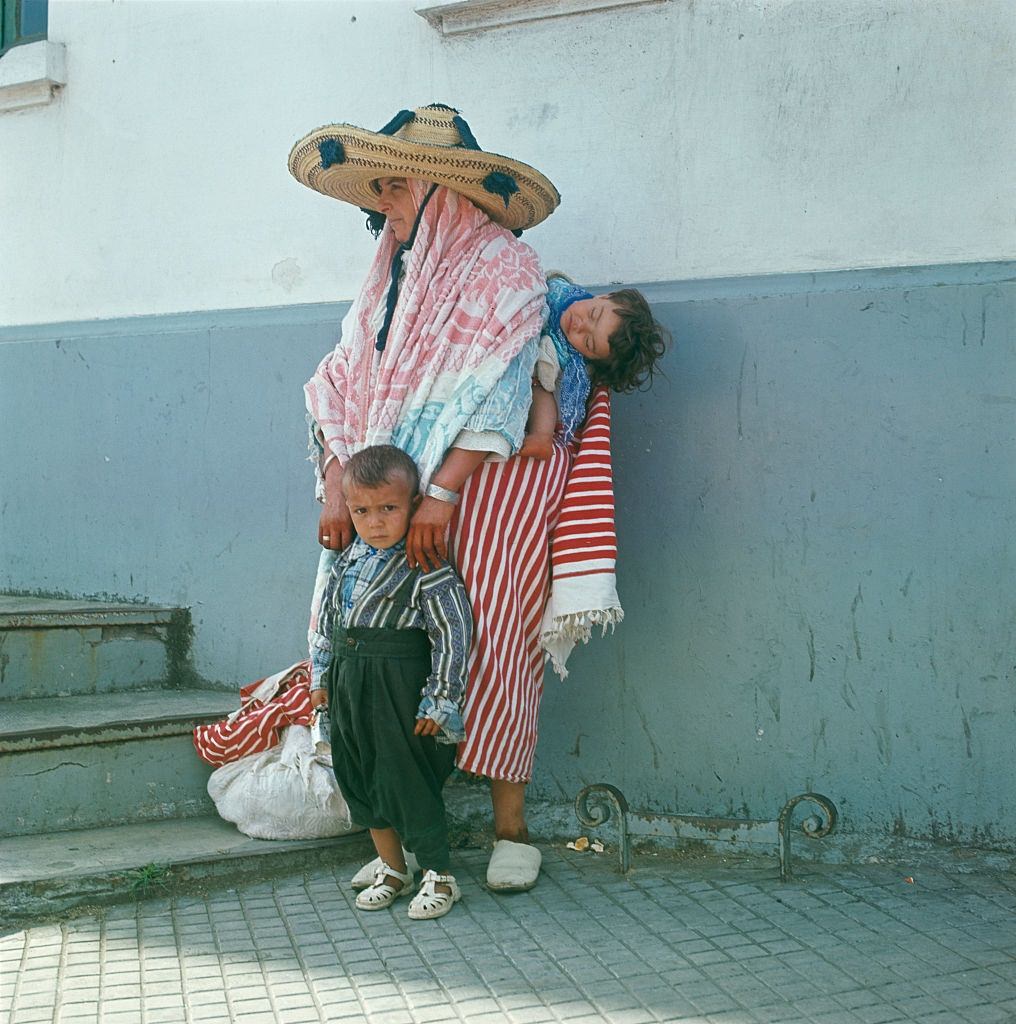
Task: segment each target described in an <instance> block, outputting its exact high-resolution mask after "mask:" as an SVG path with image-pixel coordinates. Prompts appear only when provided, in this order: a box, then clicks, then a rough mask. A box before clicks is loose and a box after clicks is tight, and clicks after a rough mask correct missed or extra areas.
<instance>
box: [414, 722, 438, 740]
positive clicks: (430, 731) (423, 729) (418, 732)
mask: <svg viewBox="0 0 1016 1024" xmlns="http://www.w3.org/2000/svg"><path fill="white" fill-rule="evenodd" d="M440 731H441V726H440V725H438V724H437V722H435V721H434V719H433V718H418V719H417V720H416V727H415V728H414V729H413V735H414V736H436V735H437V734H438V733H439V732H440Z"/></svg>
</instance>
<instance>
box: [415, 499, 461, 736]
mask: <svg viewBox="0 0 1016 1024" xmlns="http://www.w3.org/2000/svg"><path fill="white" fill-rule="evenodd" d="M454 512H455V506H454V505H452V504H451V503H449V502H447V501H440V500H439V499H438V498H424V499H423V500H422V501H421V502H420V504H419V505H418V506H417V509H416V511H415V512H414V513H413V518H412V519H411V520H410V522H409V533H408V534H406V559H407V560H408V562H409V565H410V567H411V568H413V569H415V568H417V566H419V567H420V568H422V569H423V570H424V571H425V572H433V571H434V570H435V569H437V568H439V567H440V565H441V564H442V562H445V561H447V560H448V524H449V523H450V522H451V521H452V515H453V513H454ZM424 735H430V733H426V734H424Z"/></svg>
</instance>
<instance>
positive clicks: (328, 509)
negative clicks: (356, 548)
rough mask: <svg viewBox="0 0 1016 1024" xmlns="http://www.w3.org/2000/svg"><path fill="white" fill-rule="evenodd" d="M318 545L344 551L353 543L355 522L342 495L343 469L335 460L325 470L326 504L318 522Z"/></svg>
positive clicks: (331, 549)
mask: <svg viewBox="0 0 1016 1024" xmlns="http://www.w3.org/2000/svg"><path fill="white" fill-rule="evenodd" d="M318 543H319V544H320V545H321V547H323V548H328V549H329V550H330V551H342V550H343V549H344V548H348V547H349V545H350V544H352V543H353V520H352V517H351V516H350V515H349V509H348V508H347V507H346V496H345V495H344V494H343V493H342V467H341V466H340V465H339V464H338V462H337V461H336V460H335V459H332V461H331V462H330V463H329V464H328V466H327V467H326V468H325V504H324V508H322V509H321V519H320V520H319V521H318Z"/></svg>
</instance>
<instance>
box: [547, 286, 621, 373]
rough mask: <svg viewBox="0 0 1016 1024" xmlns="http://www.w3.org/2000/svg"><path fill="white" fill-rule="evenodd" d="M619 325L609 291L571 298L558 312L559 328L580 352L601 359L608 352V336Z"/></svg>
mask: <svg viewBox="0 0 1016 1024" xmlns="http://www.w3.org/2000/svg"><path fill="white" fill-rule="evenodd" d="M620 326H621V318H620V317H619V316H618V315H617V310H616V309H615V308H614V303H613V301H612V299H611V297H610V296H609V295H597V296H596V297H595V298H593V299H579V301H578V302H573V303H572V304H571V305H570V306H569V307H568V308H567V309H566V310H565V311H564V313H563V314H562V315H561V330H562V331H564V336H565V337H566V338H567V339H568V344H569V345H571V347H572V348H573V349H575V351H576V352H578V354H579V355H580V356H584V357H585V358H586V359H590V360H592V361H593V362H601V361H602V360H604V359H606V358H608V357H609V355H610V336H611V335H612V334H613V333H614V332H615V331H616V330H617V329H618V328H619V327H620Z"/></svg>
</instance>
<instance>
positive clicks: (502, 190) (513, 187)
mask: <svg viewBox="0 0 1016 1024" xmlns="http://www.w3.org/2000/svg"><path fill="white" fill-rule="evenodd" d="M480 184H481V185H482V186H483V187H484V189H486V191H488V192H489V193H490V194H491V195H494V196H500V197H501V198H502V199H503V200H504V208H505V209H506V210H507V209H508V203H509V202H510V200H511V197H512V196H513V195H515V193H516V192H518V190H519V186H518V185H517V184H516V182H515V179H514V178H513V177H512V176H511V175H510V174H504V173H503V172H501V171H491V172H490V174H488V175H487V177H486V178H484V179H483V181H481V182H480Z"/></svg>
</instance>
